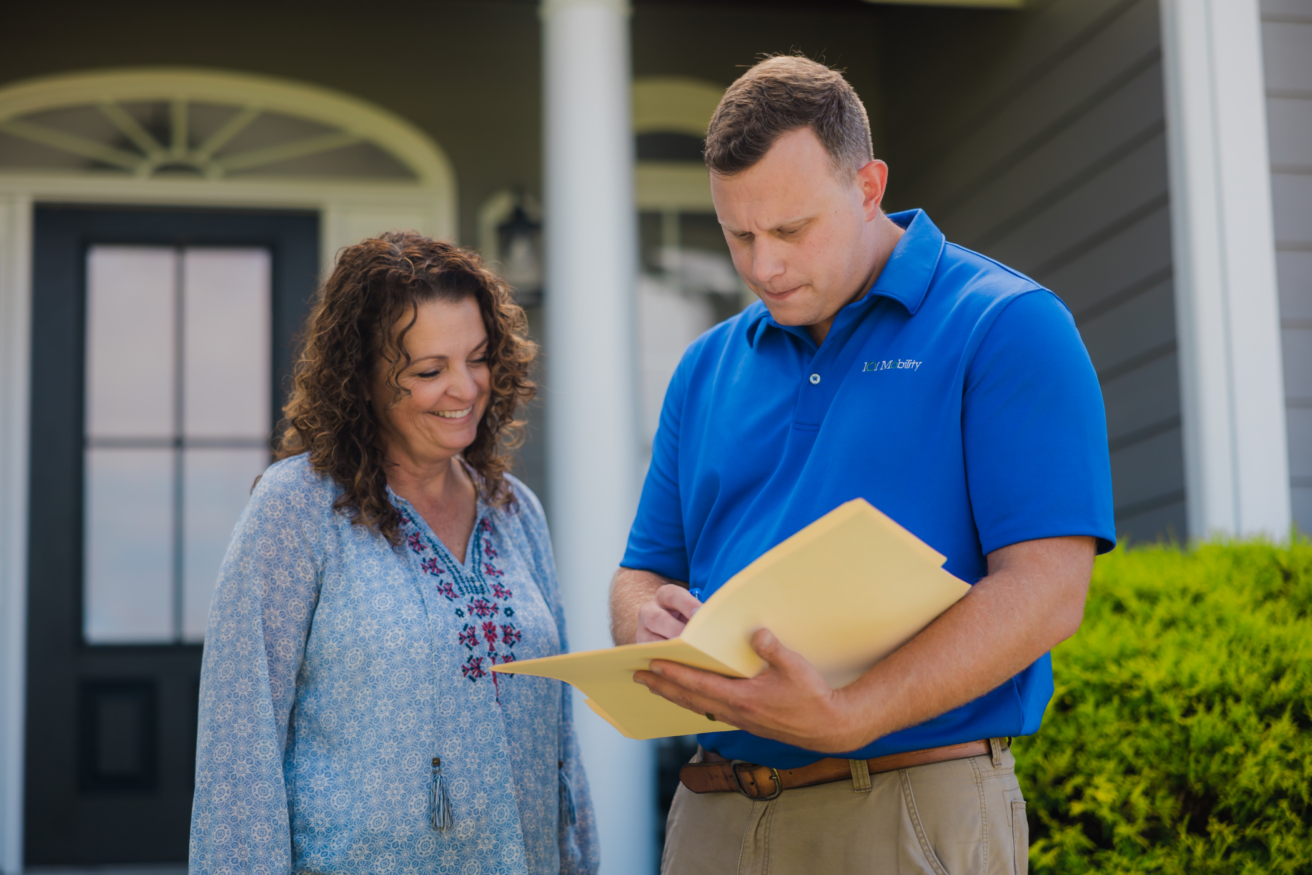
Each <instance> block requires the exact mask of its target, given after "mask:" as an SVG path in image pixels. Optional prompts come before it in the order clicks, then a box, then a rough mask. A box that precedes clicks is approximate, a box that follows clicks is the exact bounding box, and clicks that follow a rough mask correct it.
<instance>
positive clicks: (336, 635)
mask: <svg viewBox="0 0 1312 875" xmlns="http://www.w3.org/2000/svg"><path fill="white" fill-rule="evenodd" d="M524 331H525V321H524V314H523V311H521V310H520V309H519V308H518V307H517V306H516V305H515V304H514V303H513V302H512V300H511V297H510V293H509V291H508V289H507V288H506V286H505V285H504V284H503V283H502V282H501V281H500V280H498V279H497V278H496V277H495V276H494V275H493V274H492V273H490V272H489V271H488V270H486V269H485V268H484V267H482V265H481V264H480V263H479V260H478V257H477V256H476V255H474V254H472V253H470V252H467V251H464V250H461V249H458V248H456V247H453V246H450V245H448V244H446V243H440V242H436V241H433V240H430V239H428V238H426V237H421V236H419V235H417V234H413V233H404V234H402V233H394V234H386V235H384V236H382V237H380V238H377V239H371V240H365V241H363V242H362V243H359V244H358V245H355V246H351V247H348V248H347V249H345V250H343V251H342V253H341V255H340V257H339V259H338V262H337V267H336V269H335V270H334V271H333V273H332V276H331V277H330V278H329V279H328V282H327V283H326V284H325V286H324V289H323V291H322V293H321V295H320V298H319V300H318V302H317V303H316V305H315V307H314V310H313V312H312V314H311V316H310V324H309V329H308V332H307V340H306V347H305V351H304V354H303V356H302V357H301V359H300V361H299V363H298V364H297V367H296V374H295V387H294V390H293V392H292V396H291V399H290V400H289V401H288V403H287V406H286V408H285V411H284V412H285V414H286V422H287V428H286V431H285V432H284V434H283V438H282V446H281V449H280V451H279V453H278V457H279V459H280V461H278V462H276V463H275V464H274V465H272V466H271V467H270V468H269V469H268V471H267V472H265V474H264V476H263V477H262V478H261V479H260V481H259V483H258V484H257V486H256V488H255V491H254V493H253V494H252V496H251V500H250V504H249V505H248V506H247V508H246V511H245V513H244V514H243V515H242V517H241V520H240V521H239V522H238V524H237V530H236V532H235V533H234V535H233V539H232V543H231V545H230V546H229V548H228V554H227V556H226V558H225V559H224V563H223V568H222V571H221V572H220V577H219V584H218V589H217V591H216V592H215V596H214V602H213V604H212V606H211V608H210V618H209V634H208V635H207V637H206V639H205V658H204V664H203V669H202V673H201V688H200V724H199V733H198V738H197V750H196V796H195V804H194V806H193V809H192V829H191V863H190V866H191V872H193V873H197V872H205V873H208V872H228V871H233V872H237V871H241V872H269V873H275V872H288V871H314V872H362V873H363V872H369V873H390V872H395V873H403V872H460V873H473V872H488V873H491V872H497V873H502V872H504V873H545V872H557V871H563V872H590V871H594V870H595V869H596V868H597V842H596V833H595V829H594V827H593V819H592V808H591V804H590V802H589V801H588V790H587V782H586V780H585V778H584V775H583V769H582V765H581V763H580V762H579V753H578V746H577V743H576V741H575V737H574V730H573V725H572V722H571V709H570V707H569V699H568V697H567V695H566V694H565V689H567V688H562V685H560V684H559V683H558V682H555V681H548V680H545V679H540V678H531V677H519V676H511V675H498V674H493V673H492V672H491V668H492V666H493V665H495V664H498V663H504V662H510V661H513V660H516V659H525V658H531V657H537V656H547V655H550V654H555V653H561V652H564V651H565V650H566V644H565V634H564V617H563V612H562V610H561V606H560V599H559V591H558V584H557V580H556V573H555V569H554V566H553V564H552V556H551V545H550V541H549V540H548V536H547V527H546V523H545V521H544V519H543V516H542V508H541V506H540V505H539V503H538V501H537V498H536V497H535V496H534V495H533V493H532V492H530V491H529V490H528V489H527V488H525V487H524V485H523V484H521V483H520V482H519V481H518V480H516V479H515V478H513V477H511V476H510V475H509V474H508V473H506V470H507V468H508V467H509V459H508V458H507V457H506V455H504V453H503V447H504V446H505V445H506V443H507V441H508V439H509V438H510V437H511V436H514V435H515V434H516V433H517V430H518V426H519V423H517V422H515V420H514V413H515V410H516V408H517V406H518V405H519V404H521V403H523V402H524V401H526V400H527V399H529V398H530V397H532V394H533V384H532V382H531V381H530V380H529V378H528V369H529V365H530V363H531V361H532V359H533V355H534V353H535V348H534V346H533V344H532V343H530V342H529V341H527V340H526V339H524V336H523V335H524Z"/></svg>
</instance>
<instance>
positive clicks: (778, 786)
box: [729, 760, 784, 802]
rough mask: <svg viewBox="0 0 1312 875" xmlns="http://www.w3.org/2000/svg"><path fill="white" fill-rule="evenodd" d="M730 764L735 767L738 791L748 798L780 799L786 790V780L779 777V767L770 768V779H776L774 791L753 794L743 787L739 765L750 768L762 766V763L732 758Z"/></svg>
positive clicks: (735, 782)
mask: <svg viewBox="0 0 1312 875" xmlns="http://www.w3.org/2000/svg"><path fill="white" fill-rule="evenodd" d="M729 766H730V768H732V769H733V782H734V784H736V785H737V786H738V792H739V793H741V794H743V795H744V796H746V797H747V798H748V799H759V800H761V801H762V802H769V801H770V800H771V799H778V798H779V794H781V793H783V792H784V782H783V781H782V780H781V779H780V778H779V770H778V769H770V779H771V780H773V781H774V792H773V793H771V794H770V795H769V796H753V795H751V794H750V793H748V792H747V790H746V789H744V788H743V781H742V778H741V777H739V773H738V767H739V766H744V767H746V768H749V769H755V768H761V766H760V764H759V763H749V762H747V761H746V760H730V761H729ZM765 768H769V766H766V767H765Z"/></svg>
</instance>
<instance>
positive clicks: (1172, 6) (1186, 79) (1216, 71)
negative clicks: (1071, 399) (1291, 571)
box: [1160, 0, 1291, 539]
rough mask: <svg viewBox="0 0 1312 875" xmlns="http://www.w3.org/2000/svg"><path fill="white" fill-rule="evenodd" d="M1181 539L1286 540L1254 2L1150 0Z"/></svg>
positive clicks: (1275, 308) (1280, 380) (1285, 467)
mask: <svg viewBox="0 0 1312 875" xmlns="http://www.w3.org/2000/svg"><path fill="white" fill-rule="evenodd" d="M1160 8H1161V22H1162V62H1163V80H1164V86H1165V94H1166V118H1167V126H1166V134H1167V153H1168V159H1169V168H1170V184H1171V238H1172V241H1171V242H1172V253H1173V257H1174V272H1175V306H1176V333H1177V338H1178V343H1179V348H1180V354H1179V363H1180V401H1181V419H1182V422H1183V432H1184V462H1185V499H1186V507H1187V513H1188V519H1189V533H1190V535H1191V536H1192V537H1205V536H1209V535H1212V534H1214V533H1224V534H1231V535H1254V534H1265V535H1267V536H1269V537H1273V538H1278V539H1283V538H1286V537H1288V536H1289V531H1290V528H1289V527H1290V523H1291V511H1290V494H1289V455H1288V448H1287V443H1286V441H1287V437H1286V432H1285V399H1284V374H1283V370H1282V362H1281V353H1280V340H1281V338H1280V322H1279V302H1278V297H1277V289H1276V270H1275V234H1274V231H1273V229H1272V214H1271V183H1270V176H1269V157H1268V155H1269V153H1268V151H1267V126H1266V99H1265V91H1264V87H1263V81H1262V79H1263V74H1262V42H1261V32H1260V11H1259V8H1258V2H1257V0H1161V6H1160Z"/></svg>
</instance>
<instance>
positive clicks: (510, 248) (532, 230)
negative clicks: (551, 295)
mask: <svg viewBox="0 0 1312 875" xmlns="http://www.w3.org/2000/svg"><path fill="white" fill-rule="evenodd" d="M497 244H498V249H499V250H500V252H499V255H500V261H501V278H502V279H504V280H505V281H506V282H507V283H509V284H510V287H511V288H512V289H514V290H515V300H516V302H518V303H519V305H520V306H521V307H535V306H537V305H539V304H541V303H542V223H541V222H538V221H535V220H534V219H533V217H532V216H531V215H529V212H528V210H527V209H526V204H525V198H524V193H523V192H522V191H521V192H518V193H516V197H515V207H514V209H513V210H511V212H510V216H509V217H508V218H507V219H506V220H505V221H504V222H501V223H500V224H499V225H497Z"/></svg>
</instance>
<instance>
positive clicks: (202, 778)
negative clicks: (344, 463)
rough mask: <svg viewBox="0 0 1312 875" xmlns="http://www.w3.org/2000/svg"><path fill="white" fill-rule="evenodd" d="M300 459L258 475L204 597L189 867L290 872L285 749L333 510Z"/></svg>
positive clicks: (197, 870) (193, 870) (208, 870)
mask: <svg viewBox="0 0 1312 875" xmlns="http://www.w3.org/2000/svg"><path fill="white" fill-rule="evenodd" d="M301 462H302V460H299V459H291V460H287V461H284V462H280V463H278V464H276V465H274V466H272V467H271V468H270V469H269V470H268V471H267V472H266V473H265V475H264V477H263V478H262V479H261V480H260V483H259V485H258V486H257V487H256V489H255V491H254V494H253V495H252V496H251V500H250V503H249V504H248V505H247V507H246V510H245V512H244V513H243V514H242V516H241V519H240V520H239V521H238V523H237V528H236V531H235V532H234V533H233V536H232V541H231V543H230V544H229V545H228V552H227V555H226V556H225V557H224V560H223V566H222V568H221V570H220V572H219V581H218V586H217V588H216V590H215V593H214V600H213V602H212V603H211V605H210V615H209V628H208V632H207V634H206V637H205V655H204V659H203V662H202V666H201V680H200V714H199V718H198V724H197V738H196V792H195V800H194V803H193V805H192V814H191V847H190V863H189V872H190V873H191V875H200V873H211V872H233V873H238V872H250V873H270V875H273V873H286V872H289V871H290V870H291V864H292V859H291V830H290V825H289V817H288V808H287V799H288V788H287V786H286V783H285V778H284V774H283V753H284V751H285V749H286V746H287V726H288V720H289V716H290V714H291V711H292V706H293V704H294V701H295V694H296V677H297V674H298V672H299V671H300V667H301V659H302V656H303V654H304V651H305V639H306V636H307V634H308V632H309V628H310V621H311V618H312V617H313V615H314V609H315V604H316V601H317V599H318V594H319V574H320V565H321V556H322V553H323V550H322V542H323V538H324V535H323V526H322V520H321V519H318V518H317V517H319V516H321V515H322V513H321V511H320V509H319V508H318V507H317V505H321V504H323V505H326V506H327V507H328V508H329V509H330V508H331V502H330V501H329V502H323V501H322V500H321V501H318V502H316V501H314V500H313V499H314V497H315V493H317V492H321V491H322V490H323V489H324V488H325V487H324V486H323V485H321V484H318V483H316V482H314V481H313V480H312V475H310V474H309V472H308V469H307V468H306V467H305V466H304V464H303V463H301ZM319 497H320V498H322V496H319ZM316 511H319V512H318V513H316Z"/></svg>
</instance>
